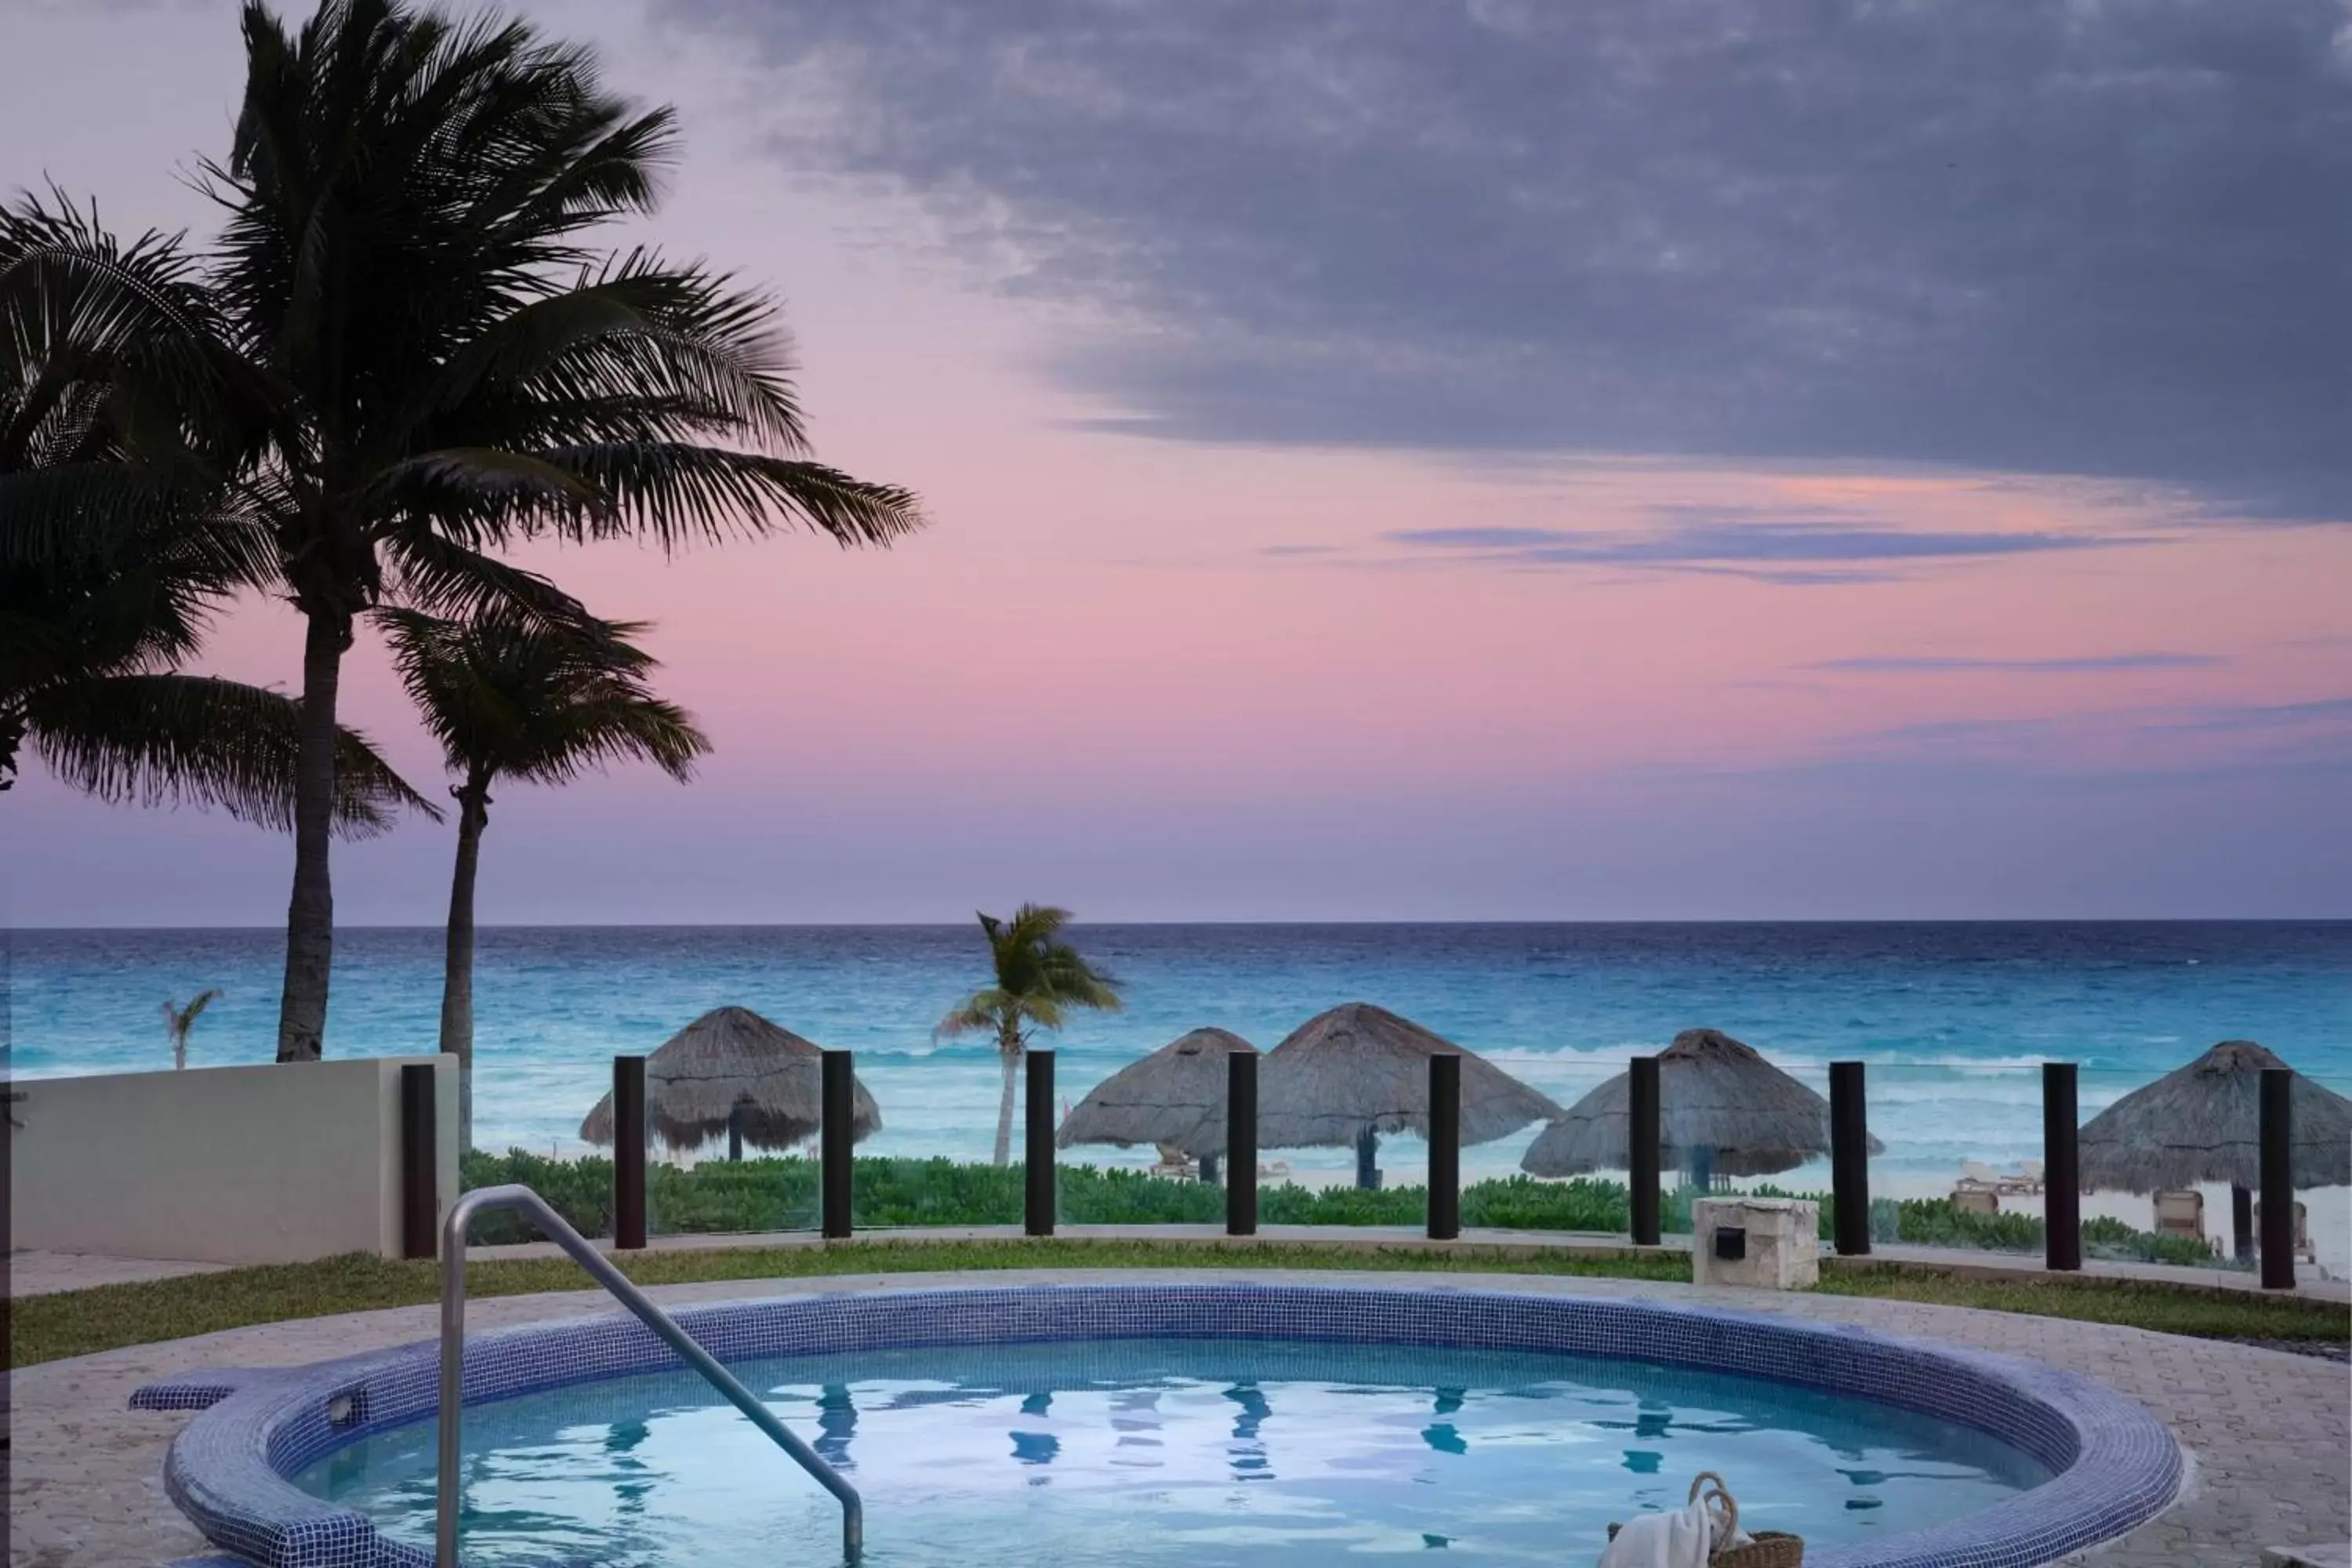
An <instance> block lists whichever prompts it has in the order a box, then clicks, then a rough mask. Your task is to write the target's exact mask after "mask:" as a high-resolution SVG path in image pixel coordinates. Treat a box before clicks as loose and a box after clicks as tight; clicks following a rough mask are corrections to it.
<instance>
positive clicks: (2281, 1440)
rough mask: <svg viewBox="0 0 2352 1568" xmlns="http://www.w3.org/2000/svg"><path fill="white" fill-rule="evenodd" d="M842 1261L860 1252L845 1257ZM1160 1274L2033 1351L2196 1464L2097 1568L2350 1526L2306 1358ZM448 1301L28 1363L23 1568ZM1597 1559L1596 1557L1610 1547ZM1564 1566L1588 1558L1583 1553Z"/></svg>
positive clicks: (2341, 1422)
mask: <svg viewBox="0 0 2352 1568" xmlns="http://www.w3.org/2000/svg"><path fill="white" fill-rule="evenodd" d="M843 1264H844V1267H845V1269H848V1268H854V1267H855V1264H854V1259H853V1258H850V1257H845V1258H843ZM1136 1278H1137V1276H1136V1275H1134V1274H1133V1273H1129V1272H1126V1271H1108V1270H1079V1269H1070V1270H1051V1271H1044V1270H1039V1271H1005V1272H1002V1273H994V1274H971V1273H963V1274H897V1275H882V1276H877V1275H873V1274H863V1275H860V1274H855V1273H847V1272H845V1274H843V1275H842V1276H841V1277H839V1278H835V1279H823V1280H810V1279H793V1280H777V1281H765V1282H763V1281H757V1280H729V1281H725V1282H721V1283H715V1284H704V1285H681V1286H669V1287H665V1288H662V1289H656V1290H655V1291H654V1292H653V1295H654V1296H655V1297H656V1299H657V1300H662V1301H664V1302H667V1303H677V1302H687V1301H711V1300H742V1299H748V1298H755V1297H762V1296H779V1295H794V1294H806V1293H814V1292H819V1291H824V1290H839V1289H861V1290H864V1289H923V1288H936V1287H939V1286H943V1285H950V1284H970V1283H974V1282H977V1281H980V1280H988V1281H991V1282H998V1283H1045V1282H1054V1281H1078V1280H1103V1281H1117V1280H1129V1279H1136ZM1148 1278H1150V1279H1254V1280H1268V1279H1279V1280H1286V1281H1299V1282H1307V1283H1313V1284H1324V1285H1328V1284H1337V1283H1347V1282H1356V1283H1367V1284H1369V1283H1381V1284H1386V1285H1391V1286H1394V1285H1399V1284H1403V1285H1406V1286H1408V1287H1412V1288H1418V1289H1431V1288H1437V1289H1444V1288H1458V1289H1477V1290H1523V1291H1527V1292H1528V1293H1540V1294H1567V1295H1591V1296H1621V1297H1622V1296H1650V1297H1656V1298H1661V1299H1669V1300H1690V1301H1700V1302H1705V1303H1707V1304H1710V1305H1719V1306H1726V1307H1736V1308H1738V1309H1740V1310H1748V1311H1754V1310H1774V1311H1780V1312H1786V1313H1789V1314H1790V1315H1792V1316H1797V1317H1803V1318H1809V1319H1818V1320H1827V1321H1843V1322H1856V1323H1864V1324H1867V1325H1869V1326H1871V1327H1874V1328H1879V1329H1884V1330H1886V1331H1891V1332H1895V1333H1905V1334H1912V1335H1916V1336H1919V1337H1921V1338H1925V1339H1933V1340H1940V1341H1944V1342H1949V1343H1955V1344H1965V1345H1972V1346H1976V1347H1978V1348H1980V1349H1985V1350H1992V1351H2000V1352H2009V1353H2012V1354H2021V1355H2030V1356H2033V1357H2036V1358H2038V1359H2040V1360H2042V1361H2044V1362H2047V1363H2051V1364H2053V1365H2055V1366H2060V1367H2063V1368H2065V1369H2067V1370H2069V1371H2073V1372H2077V1373H2083V1374H2084V1375H2086V1376H2089V1377H2093V1378H2095V1379H2097V1380H2098V1381H2100V1382H2102V1383H2104V1384H2107V1385H2108V1386H2110V1387H2112V1388H2115V1389H2116V1390H2118V1391H2120V1392H2122V1393H2124V1394H2128V1395H2130V1396H2131V1397H2133V1398H2136V1399H2137V1400H2139V1401H2140V1402H2141V1403H2142V1404H2144V1405H2147V1407H2148V1409H2149V1410H2151V1411H2153V1412H2154V1413H2155V1414H2156V1415H2158V1417H2159V1418H2161V1419H2162V1420H2163V1421H2165V1422H2166V1423H2167V1424H2168V1426H2171V1428H2172V1429H2173V1431H2174V1432H2175V1433H2177V1434H2178V1435H2179V1437H2180V1440H2181V1443H2182V1446H2183V1447H2185V1448H2187V1449H2188V1450H2189V1453H2190V1455H2191V1457H2192V1471H2193V1473H2192V1479H2191V1480H2190V1482H2189V1489H2188V1491H2187V1493H2186V1494H2185V1496H2184V1498H2183V1500H2182V1501H2181V1503H2180V1504H2179V1506H2177V1507H2176V1508H2175V1509H2174V1510H2172V1511H2171V1512H2169V1513H2168V1514H2166V1515H2165V1516H2164V1517H2162V1518H2160V1519H2158V1520H2157V1521H2153V1522H2152V1523H2150V1524H2147V1525H2146V1526H2143V1527H2142V1528H2141V1529H2140V1530H2138V1531H2135V1532H2134V1533H2133V1534H2132V1535H2131V1536H2130V1537H2128V1538H2126V1540H2125V1541H2123V1542H2116V1543H2115V1544H2113V1545H2110V1546H2108V1547H2105V1548H2103V1549H2101V1550H2100V1551H2099V1552H2095V1553H2094V1554H2093V1559H2092V1561H2093V1562H2094V1563H2095V1564H2096V1565H2097V1568H2191V1565H2192V1564H2193V1565H2211V1568H2229V1565H2238V1564H2242V1565H2245V1568H2253V1565H2254V1564H2256V1563H2259V1562H2260V1561H2261V1557H2262V1552H2263V1548H2264V1547H2266V1546H2279V1545H2289V1544H2294V1543H2302V1542H2329V1541H2338V1542H2340V1541H2343V1540H2346V1539H2347V1536H2352V1480H2347V1474H2346V1470H2347V1456H2352V1380H2347V1377H2346V1375H2345V1374H2343V1373H2340V1372H2339V1371H2338V1370H2337V1369H2336V1368H2334V1367H2329V1366H2315V1363H2313V1362H2312V1361H2310V1360H2309V1359H2307V1358H2303V1357H2297V1356H2291V1355H2285V1354H2281V1353H2279V1352H2273V1351H2266V1350H2258V1349H2252V1348H2249V1347H2245V1346H2240V1345H2229V1344H2220V1343H2214V1342H2207V1341H2199V1340H2188V1339H2180V1338H2176V1337H2173V1336H2169V1335H2164V1334H2151V1333H2147V1332H2144V1331H2140V1330H2137V1329H2120V1328H2110V1327H2106V1326H2105V1325H2100V1324H2092V1323H2075V1322H2061V1321H2055V1320H2051V1319H2043V1318H2030V1317H2022V1316H2018V1315H2015V1314H2008V1313H1998V1312H1979V1311H1972V1310H1966V1309H1962V1308H1955V1307H1934V1306H1925V1305H1920V1304H1916V1303H1913V1302H1905V1301H1886V1300H1869V1299H1864V1298H1856V1297H1842V1296H1812V1295H1789V1296H1771V1297H1763V1296H1759V1294H1758V1293H1756V1292H1752V1291H1736V1290H1726V1289H1700V1288H1697V1287H1695V1286H1676V1285H1655V1284H1646V1283H1641V1282H1636V1281H1631V1280H1616V1279H1559V1278H1553V1277H1536V1276H1509V1275H1497V1274H1476V1275H1463V1274H1414V1275H1412V1276H1408V1277H1402V1278H1401V1277H1399V1276H1397V1275H1393V1274H1387V1275H1382V1274H1360V1273H1349V1272H1326V1271H1320V1270H1318V1271H1315V1272H1313V1273H1303V1274H1287V1273H1280V1272H1275V1271H1269V1270H1263V1269H1254V1270H1249V1271H1246V1272H1235V1271H1221V1270H1214V1269H1155V1270H1153V1271H1151V1273H1150V1276H1148ZM612 1310H614V1306H613V1303H612V1302H611V1300H610V1299H609V1298H606V1297H604V1295H602V1294H601V1293H599V1292H595V1291H580V1292H564V1293H561V1294H551V1295H543V1296H520V1297H510V1298H506V1299H502V1300H484V1301H479V1302H476V1303H474V1304H473V1305H472V1306H471V1307H470V1308H469V1309H468V1312H467V1317H468V1321H469V1323H470V1324H471V1325H473V1326H476V1327H480V1328H490V1327H496V1326H500V1325H504V1324H509V1323H517V1322H529V1321H545V1320H551V1319H561V1318H567V1317H578V1316H583V1315H588V1314H593V1313H601V1312H608V1311H612ZM435 1326H436V1309H434V1308H432V1307H404V1308H399V1309H396V1310H391V1311H382V1312H363V1313H355V1314H352V1315H351V1316H348V1317H341V1318H322V1319H312V1320H310V1321H302V1322H294V1323H276V1324H268V1325H264V1326H261V1327H257V1328H249V1329H236V1330H231V1331H227V1332H225V1333H218V1334H207V1335H204V1336H201V1337H198V1338H195V1339H189V1340H178V1341H173V1342H169V1343H165V1344H159V1345H142V1346H138V1347H135V1348H133V1349H130V1350H121V1351H110V1352H106V1353H104V1354H102V1355H94V1356H85V1357H81V1358H79V1359H77V1360H73V1361H65V1362H56V1363H49V1364H47V1365H44V1366H36V1367H31V1368H27V1369H26V1370H25V1371H22V1372H20V1373H16V1376H15V1378H14V1383H13V1388H12V1395H13V1400H12V1402H13V1404H14V1406H15V1409H14V1433H13V1435H14V1443H13V1450H14V1451H13V1458H14V1465H13V1473H12V1476H11V1479H10V1487H9V1498H8V1506H9V1512H10V1518H11V1541H10V1553H9V1560H10V1563H11V1564H12V1568H158V1565H160V1564H163V1563H169V1562H171V1561H172V1560H173V1559H175V1558H183V1557H193V1556H196V1555H200V1554H201V1553H202V1552H203V1550H204V1543H203V1542H202V1541H201V1540H200V1539H199V1538H198V1537H197V1536H196V1534H195V1532H194V1531H193V1530H191V1529H190V1528H189V1527H188V1526H187V1524H186V1522H185V1521H183V1520H182V1519H181V1518H180V1516H179V1514H178V1512H177V1510H174V1509H173V1506H172V1505H171V1503H170V1501H169V1500H167V1499H166V1498H165V1497H164V1496H163V1485H162V1480H161V1476H162V1470H163V1450H164V1447H165V1446H166V1445H167V1444H168V1443H169V1442H170V1440H171V1437H172V1435H173V1433H174V1432H176V1431H177V1430H178V1429H179V1427H180V1426H181V1425H182V1424H183V1423H184V1421H185V1420H186V1419H187V1417H186V1416H185V1415H177V1414H164V1413H151V1412H133V1411H130V1410H128V1409H126V1408H125V1407H124V1406H125V1402H126V1401H127V1400H128V1399H129V1398H130V1395H131V1391H132V1390H133V1389H135V1388H137V1387H138V1386H139V1385H140V1384H143V1383H147V1382H150V1381H152V1380H153V1379H155V1378H157V1377H161V1376H163V1375H165V1374H167V1373H176V1372H187V1371H195V1370H201V1369H205V1368H209V1367H220V1366H263V1365H293V1364H300V1363H307V1362H313V1361H319V1360H323V1359H325V1358H327V1357H330V1356H337V1355H349V1354H352V1353H355V1352H361V1351H365V1350H373V1349H380V1348H383V1347H386V1346H390V1345H396V1344H402V1343H406V1342H411V1341H415V1340H422V1339H425V1338H429V1337H430V1336H431V1335H432V1333H433V1332H434V1331H435ZM1594 1554H1595V1555H1596V1556H1597V1555H1598V1546H1597V1544H1596V1546H1595V1550H1594ZM1563 1561H1564V1563H1573V1562H1575V1561H1576V1559H1575V1558H1573V1557H1567V1558H1564V1559H1563Z"/></svg>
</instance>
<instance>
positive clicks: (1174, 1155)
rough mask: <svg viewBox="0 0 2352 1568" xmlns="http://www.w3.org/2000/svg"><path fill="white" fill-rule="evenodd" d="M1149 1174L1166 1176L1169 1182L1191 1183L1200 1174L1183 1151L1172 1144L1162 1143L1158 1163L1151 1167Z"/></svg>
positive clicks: (1196, 1166)
mask: <svg viewBox="0 0 2352 1568" xmlns="http://www.w3.org/2000/svg"><path fill="white" fill-rule="evenodd" d="M1151 1173H1152V1174H1153V1175H1155V1176H1166V1177H1168V1178H1169V1179H1171V1181H1180V1182H1183V1181H1191V1180H1192V1179H1193V1178H1194V1177H1196V1176H1198V1175H1199V1174H1200V1173H1201V1167H1200V1166H1198V1165H1196V1164H1194V1163H1192V1157H1191V1156H1190V1155H1188V1154H1186V1153H1185V1152H1184V1151H1183V1150H1181V1149H1179V1148H1177V1147H1175V1146H1174V1145H1173V1144H1169V1143H1162V1144H1160V1163H1158V1164H1157V1165H1154V1166H1152V1167H1151Z"/></svg>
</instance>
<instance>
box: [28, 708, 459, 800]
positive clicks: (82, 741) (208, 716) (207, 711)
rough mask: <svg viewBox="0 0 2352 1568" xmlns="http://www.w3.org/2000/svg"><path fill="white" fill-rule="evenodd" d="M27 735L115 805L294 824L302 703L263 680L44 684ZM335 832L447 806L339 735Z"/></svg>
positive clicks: (367, 747) (364, 745)
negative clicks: (188, 808)
mask: <svg viewBox="0 0 2352 1568" xmlns="http://www.w3.org/2000/svg"><path fill="white" fill-rule="evenodd" d="M24 710H25V715H26V727H27V731H28V733H29V735H30V737H31V739H32V741H33V744H34V747H35V749H36V750H37V752H39V753H40V755H41V758H42V760H43V761H44V762H46V763H48V765H49V767H50V769H51V771H53V772H54V773H57V775H58V777H59V778H60V779H63V780H64V781H65V782H66V783H67V784H70V785H72V786H73V787H74V788H76V789H79V790H82V791H85V792H86V793H88V794H90V795H97V796H98V797H99V798H100V799H101V800H107V801H115V802H121V801H136V802H139V803H141V804H142V805H180V804H187V805H199V806H218V807H220V808H221V809H222V810H224V811H226V812H227V813H228V814H229V815H230V816H234V817H236V818H237V819H238V820H239V821H243V822H250V823H254V824H257V826H265V827H273V828H277V829H279V830H281V831H284V830H289V829H290V828H291V827H292V826H293V823H294V773H295V756H296V753H297V752H298V750H299V744H300V736H301V724H302V705H301V703H300V702H299V701H298V700H295V699H293V698H290V697H287V696H284V695H282V694H281V693H278V692H275V691H267V690H264V689H261V688H259V687H255V686H246V685H242V684H240V683H238V682H236V681H231V680H221V679H215V678H213V677H210V676H197V675H127V676H113V677H107V678H102V679H90V680H84V681H78V682H72V683H68V684H61V685H57V686H52V687H48V688H46V689H41V690H38V691H36V692H34V693H32V694H30V695H29V696H28V697H26V699H25V701H24ZM335 762H336V769H335V794H336V799H335V817H334V826H335V828H336V830H337V831H338V832H339V833H341V835H342V836H343V837H352V838H362V837H373V835H375V834H378V833H382V832H383V831H385V830H386V829H388V828H389V827H391V826H393V823H394V815H395V813H396V812H397V811H398V809H399V808H401V807H403V806H405V807H408V808H410V809H412V810H415V811H421V812H423V813H425V815H426V816H431V817H434V818H436V820H437V819H438V817H439V816H440V812H439V809H438V808H437V807H436V806H435V805H433V804H432V803H431V802H430V801H427V800H426V799H425V797H424V796H422V795H419V794H417V792H416V791H415V789H413V788H411V787H410V786H409V784H407V782H406V781H405V780H404V779H402V778H401V776H400V775H399V774H398V773H395V772H394V771H393V768H392V766H391V764H390V763H386V762H385V761H384V760H383V757H382V756H381V755H379V754H378V753H377V752H376V750H375V748H374V747H373V745H372V744H371V743H370V742H368V740H367V738H366V737H365V736H364V735H362V734H361V733H360V732H359V731H356V730H351V729H343V730H341V731H338V733H337V737H336V746H335Z"/></svg>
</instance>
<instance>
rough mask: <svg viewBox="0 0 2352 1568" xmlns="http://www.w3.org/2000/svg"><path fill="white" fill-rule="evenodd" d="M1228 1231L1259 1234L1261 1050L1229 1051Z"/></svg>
mask: <svg viewBox="0 0 2352 1568" xmlns="http://www.w3.org/2000/svg"><path fill="white" fill-rule="evenodd" d="M1225 1234H1226V1235H1227V1236H1255V1235H1256V1234H1257V1053H1256V1052H1255V1051H1228V1052H1227V1053H1226V1054H1225Z"/></svg>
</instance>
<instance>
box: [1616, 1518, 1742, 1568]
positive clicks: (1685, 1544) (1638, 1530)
mask: <svg viewBox="0 0 2352 1568" xmlns="http://www.w3.org/2000/svg"><path fill="white" fill-rule="evenodd" d="M1714 1546H1715V1521H1712V1520H1710V1519H1709V1518H1707V1513H1706V1504H1705V1503H1696V1502H1695V1503H1693V1504H1691V1505H1690V1507H1688V1508H1686V1509H1682V1510H1678V1511H1676V1512H1674V1513H1644V1514H1638V1515H1636V1516H1634V1517H1633V1519H1630V1520H1628V1521H1625V1525H1624V1528H1623V1529H1622V1530H1620V1531H1618V1532H1617V1539H1616V1540H1614V1541H1612V1542H1610V1543H1609V1550H1608V1551H1606V1552H1602V1553H1601V1568H1706V1560H1707V1558H1708V1556H1709V1555H1711V1554H1712V1552H1713V1549H1714Z"/></svg>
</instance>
